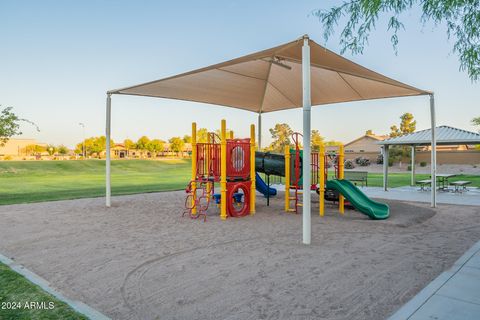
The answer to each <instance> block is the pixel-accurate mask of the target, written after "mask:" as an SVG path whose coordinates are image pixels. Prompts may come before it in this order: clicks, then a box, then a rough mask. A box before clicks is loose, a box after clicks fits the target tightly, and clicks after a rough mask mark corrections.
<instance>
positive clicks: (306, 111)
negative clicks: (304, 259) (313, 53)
mask: <svg viewBox="0 0 480 320" xmlns="http://www.w3.org/2000/svg"><path fill="white" fill-rule="evenodd" d="M308 42H309V39H308V36H304V37H303V47H302V84H303V172H302V178H303V243H304V244H310V242H311V239H312V227H311V219H312V217H311V210H310V198H311V192H310V184H311V176H310V175H311V170H312V168H311V165H310V163H311V159H310V157H311V155H310V135H311V132H310V131H311V128H310V126H311V123H310V122H311V118H310V111H311V108H312V106H311V97H310V46H309V44H308Z"/></svg>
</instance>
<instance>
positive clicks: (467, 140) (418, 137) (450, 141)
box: [377, 126, 480, 146]
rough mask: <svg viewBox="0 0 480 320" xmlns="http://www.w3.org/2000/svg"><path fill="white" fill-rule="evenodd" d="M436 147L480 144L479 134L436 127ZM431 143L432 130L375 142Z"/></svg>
mask: <svg viewBox="0 0 480 320" xmlns="http://www.w3.org/2000/svg"><path fill="white" fill-rule="evenodd" d="M435 131H436V136H437V145H459V144H480V134H478V133H475V132H470V131H466V130H462V129H457V128H453V127H449V126H440V127H436V129H435ZM431 143H432V129H426V130H421V131H417V132H413V133H410V134H406V135H404V136H400V137H395V138H390V139H385V140H383V141H379V142H377V144H380V145H416V146H425V145H431Z"/></svg>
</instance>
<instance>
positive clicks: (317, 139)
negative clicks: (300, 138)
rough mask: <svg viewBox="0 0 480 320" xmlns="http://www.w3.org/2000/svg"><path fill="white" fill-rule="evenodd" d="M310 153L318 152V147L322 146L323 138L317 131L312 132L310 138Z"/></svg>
mask: <svg viewBox="0 0 480 320" xmlns="http://www.w3.org/2000/svg"><path fill="white" fill-rule="evenodd" d="M310 139H311V140H310V141H311V145H312V151H314V152H318V151H319V150H320V146H321V145H323V144H324V140H325V139H324V138H323V137H322V136H321V135H320V133H319V132H318V130H312V136H311V138H310Z"/></svg>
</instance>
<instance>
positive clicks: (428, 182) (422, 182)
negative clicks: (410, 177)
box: [417, 179, 432, 191]
mask: <svg viewBox="0 0 480 320" xmlns="http://www.w3.org/2000/svg"><path fill="white" fill-rule="evenodd" d="M417 184H419V185H420V191H425V190H426V189H425V187H426V186H428V185H431V184H432V180H430V179H425V180H419V181H417Z"/></svg>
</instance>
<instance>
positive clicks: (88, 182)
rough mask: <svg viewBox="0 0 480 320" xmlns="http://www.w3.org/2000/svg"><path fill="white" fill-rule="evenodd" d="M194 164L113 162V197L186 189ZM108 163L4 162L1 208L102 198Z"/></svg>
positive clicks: (1, 167) (0, 173) (0, 163)
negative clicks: (30, 203) (7, 205)
mask: <svg viewBox="0 0 480 320" xmlns="http://www.w3.org/2000/svg"><path fill="white" fill-rule="evenodd" d="M190 174H191V162H190V160H175V159H173V160H171V159H169V160H161V161H151V160H118V161H112V194H113V195H121V194H132V193H143V192H154V191H167V190H180V189H183V188H184V187H185V186H186V185H187V183H188V181H189V179H190ZM104 195H105V161H103V160H86V161H81V160H79V161H73V160H72V161H0V204H14V203H27V202H39V201H52V200H63V199H76V198H88V197H101V196H104Z"/></svg>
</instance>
